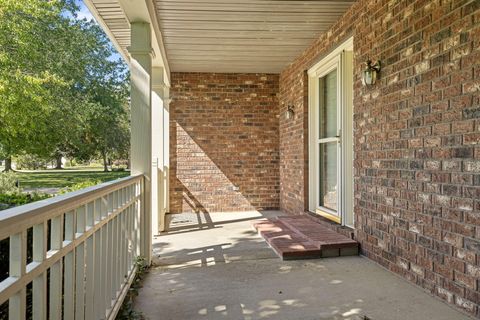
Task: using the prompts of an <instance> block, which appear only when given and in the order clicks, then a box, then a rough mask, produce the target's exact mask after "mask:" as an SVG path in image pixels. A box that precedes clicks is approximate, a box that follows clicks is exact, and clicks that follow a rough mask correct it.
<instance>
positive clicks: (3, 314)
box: [0, 300, 8, 320]
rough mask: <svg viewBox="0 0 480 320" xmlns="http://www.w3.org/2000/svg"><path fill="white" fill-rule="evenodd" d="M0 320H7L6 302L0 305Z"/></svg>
mask: <svg viewBox="0 0 480 320" xmlns="http://www.w3.org/2000/svg"><path fill="white" fill-rule="evenodd" d="M0 320H8V300H7V301H5V302H4V303H2V304H1V305H0Z"/></svg>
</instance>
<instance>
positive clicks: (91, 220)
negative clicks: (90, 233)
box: [86, 202, 95, 230]
mask: <svg viewBox="0 0 480 320" xmlns="http://www.w3.org/2000/svg"><path fill="white" fill-rule="evenodd" d="M94 225H95V202H90V203H89V204H87V229H86V230H90V229H91V228H93V226H94Z"/></svg>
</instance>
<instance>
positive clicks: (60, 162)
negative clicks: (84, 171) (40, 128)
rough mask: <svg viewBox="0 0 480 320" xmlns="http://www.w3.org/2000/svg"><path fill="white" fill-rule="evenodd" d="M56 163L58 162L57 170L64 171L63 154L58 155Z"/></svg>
mask: <svg viewBox="0 0 480 320" xmlns="http://www.w3.org/2000/svg"><path fill="white" fill-rule="evenodd" d="M55 161H56V165H55V169H63V168H62V155H61V154H58V155H57V156H56V157H55Z"/></svg>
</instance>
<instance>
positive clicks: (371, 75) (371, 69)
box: [362, 60, 382, 86]
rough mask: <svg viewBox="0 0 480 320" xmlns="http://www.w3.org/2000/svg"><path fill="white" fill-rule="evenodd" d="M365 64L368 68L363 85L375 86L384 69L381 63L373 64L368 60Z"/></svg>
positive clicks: (364, 73) (363, 78)
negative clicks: (381, 70)
mask: <svg viewBox="0 0 480 320" xmlns="http://www.w3.org/2000/svg"><path fill="white" fill-rule="evenodd" d="M365 64H366V65H367V66H366V68H365V70H363V73H362V83H363V85H364V86H371V85H374V84H375V82H376V81H377V78H378V74H379V73H380V69H381V68H382V66H381V64H380V61H376V62H375V63H373V62H372V61H371V60H368V61H367V62H366V63H365Z"/></svg>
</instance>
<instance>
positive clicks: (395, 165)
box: [280, 0, 480, 317]
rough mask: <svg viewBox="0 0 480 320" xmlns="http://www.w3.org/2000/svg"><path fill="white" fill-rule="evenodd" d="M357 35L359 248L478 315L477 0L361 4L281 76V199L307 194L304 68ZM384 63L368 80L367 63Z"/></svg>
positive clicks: (299, 205)
mask: <svg viewBox="0 0 480 320" xmlns="http://www.w3.org/2000/svg"><path fill="white" fill-rule="evenodd" d="M352 35H353V36H354V48H355V49H354V51H355V53H354V73H355V74H354V141H355V147H354V149H355V156H354V157H355V159H354V167H355V168H354V169H355V176H354V181H355V217H356V224H355V228H356V238H357V240H359V241H360V243H361V246H362V251H363V253H364V254H365V255H366V256H368V257H369V258H371V259H373V260H375V261H376V262H378V263H379V264H381V265H382V266H384V267H386V268H388V269H390V270H392V271H394V272H396V273H398V274H400V275H402V276H403V277H405V278H407V279H408V280H410V281H411V282H413V283H416V284H418V285H420V286H422V287H423V288H425V289H426V290H428V291H430V292H431V293H432V294H435V295H437V296H439V297H441V298H443V299H445V300H446V301H448V302H450V303H452V304H455V305H456V306H458V307H460V308H462V309H464V310H465V311H467V312H469V313H470V314H473V315H476V316H477V317H480V310H479V303H480V291H479V289H480V288H479V285H480V284H479V278H480V200H479V198H480V1H478V0H474V1H462V0H451V1H447V0H442V1H440V0H436V1H431V0H429V1H427V0H423V1H421V0H418V1H413V0H409V1H391V0H360V1H358V2H356V3H355V4H354V5H353V6H352V7H351V9H350V10H349V11H347V13H346V14H345V15H344V16H343V18H341V19H340V20H339V21H338V22H337V23H336V24H335V25H334V26H333V27H332V28H331V29H330V31H329V32H327V33H326V34H324V35H322V36H321V37H320V38H319V39H318V40H317V41H315V42H314V43H313V44H312V46H311V47H310V48H308V49H307V50H306V51H305V52H304V53H303V54H302V55H301V56H300V57H298V58H297V59H296V60H295V61H294V62H293V63H292V64H291V65H290V66H289V67H288V68H286V69H285V70H284V71H283V72H282V74H281V76H280V106H281V109H280V114H282V113H283V112H284V111H285V110H286V107H287V105H288V104H294V105H295V107H296V109H295V111H296V115H295V119H294V121H290V120H285V119H284V118H283V117H280V177H281V184H280V190H281V191H280V205H281V208H282V209H284V210H285V211H287V212H289V213H293V214H299V213H302V212H303V211H304V209H305V208H306V204H307V203H308V201H307V200H308V199H307V190H306V186H307V183H306V178H307V176H308V172H307V168H308V162H307V158H308V157H307V144H306V141H307V139H308V137H307V109H308V108H307V103H306V101H307V100H306V97H307V78H306V76H305V71H306V70H307V69H308V68H309V67H310V66H312V65H313V64H314V63H316V62H317V61H319V60H320V59H321V57H322V56H324V55H326V54H327V53H328V52H329V51H330V50H331V49H333V48H334V47H335V46H336V45H338V44H339V43H341V42H342V41H343V40H344V39H346V38H347V37H349V36H352ZM367 59H373V60H377V59H379V60H381V61H382V62H383V65H384V66H383V69H382V72H381V79H380V81H379V82H378V83H377V84H376V85H375V86H373V87H372V88H364V87H362V85H361V80H360V74H361V69H362V63H363V62H365V61H366V60H367Z"/></svg>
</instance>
